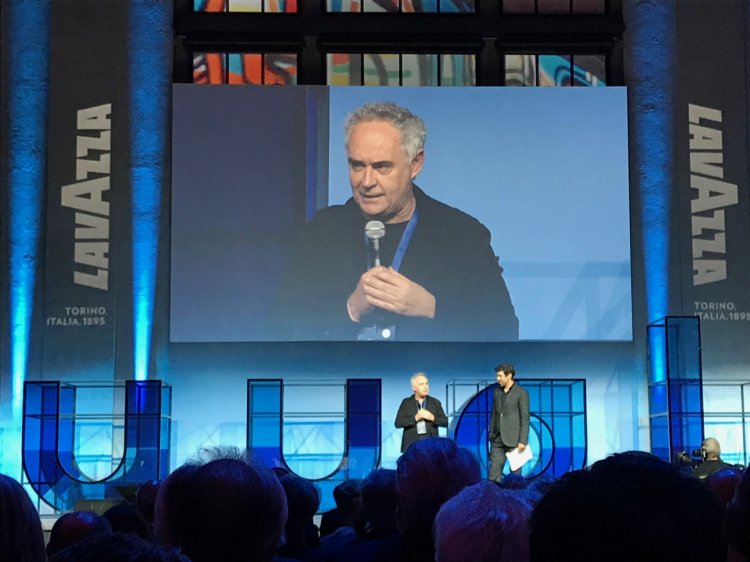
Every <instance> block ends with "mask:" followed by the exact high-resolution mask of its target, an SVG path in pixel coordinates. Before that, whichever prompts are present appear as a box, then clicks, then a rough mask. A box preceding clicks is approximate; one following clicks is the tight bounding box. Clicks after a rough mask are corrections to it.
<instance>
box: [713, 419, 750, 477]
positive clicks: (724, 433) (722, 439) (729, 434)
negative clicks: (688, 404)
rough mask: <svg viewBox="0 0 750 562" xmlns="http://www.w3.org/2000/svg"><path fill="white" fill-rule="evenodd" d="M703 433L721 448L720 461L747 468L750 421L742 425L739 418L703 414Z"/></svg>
mask: <svg viewBox="0 0 750 562" xmlns="http://www.w3.org/2000/svg"><path fill="white" fill-rule="evenodd" d="M704 418H705V419H704V422H703V433H704V435H705V436H706V437H713V438H714V439H716V440H717V441H718V442H719V445H720V446H721V460H723V461H724V462H726V463H729V464H741V465H744V466H747V462H748V458H747V452H748V448H747V441H748V439H750V435H749V432H750V426H748V424H750V420H746V421H745V422H744V423H743V421H742V417H741V416H723V415H721V414H716V415H711V414H708V413H705V414H704Z"/></svg>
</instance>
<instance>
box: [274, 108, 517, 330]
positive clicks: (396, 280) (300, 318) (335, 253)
mask: <svg viewBox="0 0 750 562" xmlns="http://www.w3.org/2000/svg"><path fill="white" fill-rule="evenodd" d="M344 128H345V147H346V153H347V164H348V167H349V179H350V183H351V188H352V197H351V199H349V201H347V202H346V204H345V205H336V206H332V207H328V208H326V209H322V210H320V211H318V212H317V213H316V214H315V216H314V217H313V219H312V220H311V221H310V222H309V223H308V224H307V225H306V226H305V228H304V231H303V233H302V237H301V241H300V243H299V245H298V246H297V248H296V249H295V251H294V252H293V256H292V259H291V264H290V267H289V270H288V271H287V275H286V276H285V280H284V282H283V285H282V287H281V290H280V292H279V296H278V298H277V301H276V304H275V307H274V312H273V314H272V323H271V324H272V332H271V334H272V337H271V339H288V340H297V339H342V340H350V339H369V338H363V337H362V334H363V333H365V332H366V330H367V328H368V327H373V326H374V327H375V328H381V329H383V328H392V329H393V331H394V332H395V336H396V337H395V339H397V340H400V341H408V340H411V341H473V340H476V341H506V340H516V339H518V319H517V318H516V315H515V311H514V308H513V305H512V303H511V299H510V295H509V293H508V289H507V287H506V285H505V281H504V280H503V277H502V272H503V270H502V268H501V267H500V265H499V264H498V258H497V257H496V256H495V253H494V251H493V249H492V247H491V245H490V232H489V231H488V230H487V228H486V227H485V226H484V225H482V224H481V223H480V222H479V221H477V220H476V219H475V218H473V217H471V216H469V215H467V214H466V213H464V212H462V211H459V210H458V209H455V208H453V207H450V206H448V205H445V204H443V203H440V202H439V201H436V200H435V199H432V198H431V197H429V195H427V194H426V193H425V192H424V191H422V189H420V188H419V187H417V185H416V184H415V183H414V181H415V179H416V178H417V176H418V175H419V173H420V172H421V171H422V169H423V167H424V166H425V163H426V156H425V155H426V153H425V142H426V139H427V129H426V127H425V124H424V122H423V121H422V119H420V118H419V117H417V116H416V115H413V114H412V113H411V112H410V111H409V110H408V109H405V108H402V107H399V106H398V105H396V104H393V103H388V102H374V103H368V104H365V105H363V106H361V107H359V108H358V109H356V110H355V111H354V112H353V113H351V114H349V115H348V116H347V119H346V123H345V126H344ZM460 165H462V163H461V162H458V161H457V162H456V166H460ZM466 187H467V186H462V185H457V186H456V187H455V188H456V189H457V190H462V189H465V188H466ZM373 221H375V222H373ZM373 225H374V226H373ZM366 227H367V228H366ZM377 333H380V332H377Z"/></svg>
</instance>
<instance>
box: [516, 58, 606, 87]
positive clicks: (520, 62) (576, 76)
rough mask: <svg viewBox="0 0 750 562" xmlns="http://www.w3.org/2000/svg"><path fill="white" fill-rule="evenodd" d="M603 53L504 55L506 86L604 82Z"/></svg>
mask: <svg viewBox="0 0 750 562" xmlns="http://www.w3.org/2000/svg"><path fill="white" fill-rule="evenodd" d="M606 80H607V57H606V56H605V55H573V56H570V55H505V85H506V86H606V85H607V83H606Z"/></svg>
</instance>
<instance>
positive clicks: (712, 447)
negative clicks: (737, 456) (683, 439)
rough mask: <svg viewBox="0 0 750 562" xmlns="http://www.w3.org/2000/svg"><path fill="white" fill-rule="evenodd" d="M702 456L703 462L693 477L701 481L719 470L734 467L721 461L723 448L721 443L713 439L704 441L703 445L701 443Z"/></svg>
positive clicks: (709, 438) (695, 470) (694, 471)
mask: <svg viewBox="0 0 750 562" xmlns="http://www.w3.org/2000/svg"><path fill="white" fill-rule="evenodd" d="M700 454H701V458H702V459H703V462H702V463H700V464H699V465H698V466H697V467H696V468H695V469H694V470H693V476H695V477H696V478H700V479H701V480H703V479H704V478H706V477H707V476H708V475H709V474H713V473H714V472H716V471H717V470H721V469H722V468H727V467H731V466H732V465H729V464H727V463H725V462H724V461H722V460H721V447H720V446H719V442H718V441H717V440H716V439H714V438H713V437H708V438H707V439H704V440H703V443H701V448H700Z"/></svg>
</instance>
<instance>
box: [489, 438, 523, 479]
mask: <svg viewBox="0 0 750 562" xmlns="http://www.w3.org/2000/svg"><path fill="white" fill-rule="evenodd" d="M517 446H518V445H516V447H517ZM516 447H508V446H507V445H506V444H505V443H503V440H502V439H501V438H500V436H499V435H498V436H497V437H495V440H494V441H493V442H492V443H491V444H490V474H489V479H490V480H492V481H493V482H500V480H502V479H503V468H504V467H505V461H506V460H507V454H508V452H509V451H512V450H513V449H515V448H516ZM522 468H523V467H518V468H517V469H516V470H512V471H511V472H512V473H513V474H521V469H522Z"/></svg>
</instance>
